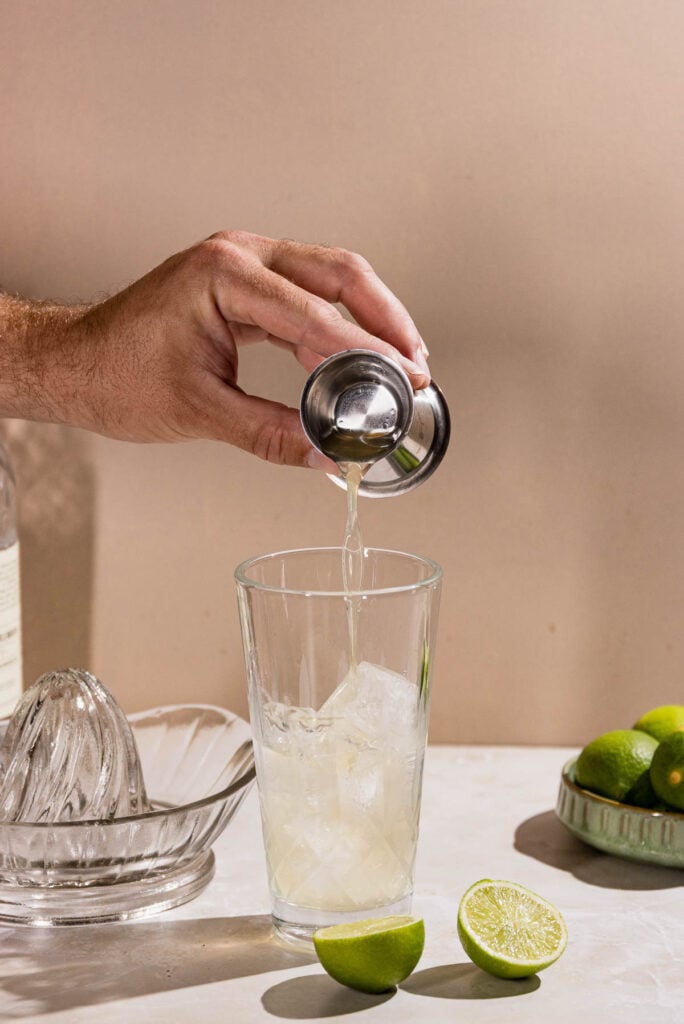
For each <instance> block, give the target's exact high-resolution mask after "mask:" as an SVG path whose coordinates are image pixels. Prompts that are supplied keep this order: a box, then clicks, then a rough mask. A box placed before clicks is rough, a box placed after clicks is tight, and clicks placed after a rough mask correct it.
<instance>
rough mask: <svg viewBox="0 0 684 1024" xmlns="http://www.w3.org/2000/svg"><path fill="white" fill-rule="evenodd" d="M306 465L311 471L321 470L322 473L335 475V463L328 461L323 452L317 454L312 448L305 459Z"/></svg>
mask: <svg viewBox="0 0 684 1024" xmlns="http://www.w3.org/2000/svg"><path fill="white" fill-rule="evenodd" d="M306 464H307V466H309V467H310V468H311V469H318V470H322V471H323V472H324V473H334V474H335V475H337V463H335V462H333V460H332V459H329V458H328V457H327V455H324V454H323V452H319V451H318V450H317V449H316V448H312V449H311V451H310V452H309V454H308V455H307V457H306Z"/></svg>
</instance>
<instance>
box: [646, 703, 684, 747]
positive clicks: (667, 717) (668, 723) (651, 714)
mask: <svg viewBox="0 0 684 1024" xmlns="http://www.w3.org/2000/svg"><path fill="white" fill-rule="evenodd" d="M634 728H635V729H641V731H642V732H647V733H648V734H649V736H655V738H656V739H657V740H658V743H660V741H661V740H664V739H665V737H666V736H669V735H670V733H671V732H674V731H675V730H676V729H684V704H661V705H660V707H657V708H651V710H650V711H647V712H646V714H645V715H642V716H641V718H640V719H639V721H638V722H637V723H636V724H635V726H634Z"/></svg>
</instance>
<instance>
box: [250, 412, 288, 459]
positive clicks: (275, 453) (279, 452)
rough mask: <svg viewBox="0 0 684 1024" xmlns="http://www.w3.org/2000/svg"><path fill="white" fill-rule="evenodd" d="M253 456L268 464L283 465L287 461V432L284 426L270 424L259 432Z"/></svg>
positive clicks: (256, 436)
mask: <svg viewBox="0 0 684 1024" xmlns="http://www.w3.org/2000/svg"><path fill="white" fill-rule="evenodd" d="M253 454H254V455H256V456H258V458H260V459H264V460H265V461H266V462H271V463H275V464H276V465H283V464H284V463H285V462H286V461H287V432H286V430H285V428H284V426H283V425H282V424H279V423H273V422H269V423H265V424H264V426H263V427H261V428H260V429H259V430H257V432H256V433H255V435H254V448H253Z"/></svg>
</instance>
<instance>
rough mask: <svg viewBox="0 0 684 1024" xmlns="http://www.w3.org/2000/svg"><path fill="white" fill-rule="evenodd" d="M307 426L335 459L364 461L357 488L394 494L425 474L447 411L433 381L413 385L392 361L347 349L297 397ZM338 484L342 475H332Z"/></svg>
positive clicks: (433, 462)
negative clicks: (414, 389)
mask: <svg viewBox="0 0 684 1024" xmlns="http://www.w3.org/2000/svg"><path fill="white" fill-rule="evenodd" d="M301 417H302V424H303V426H304V430H305V431H306V433H307V436H308V437H309V440H310V441H311V443H312V444H313V445H314V447H316V448H317V449H318V450H319V451H321V452H323V453H324V454H325V455H327V456H328V457H329V458H331V459H334V460H335V461H336V462H365V463H369V464H370V466H369V469H368V470H367V472H366V474H365V476H364V478H363V480H362V482H361V486H360V487H359V493H360V494H363V495H365V496H366V497H373V498H382V497H392V496H394V495H396V494H403V493H405V492H406V491H410V490H412V489H413V488H414V487H416V486H417V485H418V484H420V483H422V482H423V481H424V480H426V479H427V478H428V477H429V476H430V475H431V474H432V473H433V472H434V471H435V469H436V468H437V466H438V465H439V463H440V462H441V461H442V459H443V457H444V454H445V452H446V449H447V446H448V444H449V437H450V433H451V424H450V417H449V410H448V407H447V404H446V401H445V400H444V396H443V395H442V392H441V391H440V390H439V388H438V387H437V385H436V384H430V385H428V387H427V388H423V389H421V390H420V391H417V392H415V394H414V393H413V392H412V391H411V387H410V383H409V380H408V377H407V376H406V374H405V373H404V372H403V370H402V369H401V367H399V366H398V365H397V364H396V363H394V362H393V361H392V360H390V359H387V358H385V357H384V356H380V355H378V354H377V353H375V352H368V351H366V350H364V349H351V350H349V351H347V352H340V353H338V354H337V355H334V356H331V357H330V358H329V359H326V360H325V362H323V363H321V364H320V366H318V367H317V368H316V369H315V370H314V372H313V373H312V374H311V376H310V377H309V379H308V380H307V382H306V384H305V386H304V391H303V393H302V399H301ZM330 479H331V480H333V482H334V483H336V484H337V485H338V486H340V487H344V486H345V482H344V480H343V479H342V478H341V477H337V476H332V475H331V476H330Z"/></svg>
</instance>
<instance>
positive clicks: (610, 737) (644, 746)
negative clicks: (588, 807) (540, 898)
mask: <svg viewBox="0 0 684 1024" xmlns="http://www.w3.org/2000/svg"><path fill="white" fill-rule="evenodd" d="M657 746H658V741H657V740H655V739H654V738H653V737H652V736H649V735H648V733H645V732H641V731H640V730H639V729H614V730H613V732H606V733H604V734H603V736H599V737H597V739H595V740H592V741H591V743H588V744H587V745H586V747H585V748H584V750H583V751H582V753H581V754H580V756H579V757H578V758H577V766H576V768H575V782H576V783H577V785H578V786H582V787H583V788H584V789H590V790H591V791H592V792H594V793H600V794H601V796H607V797H609V798H610V799H611V800H618V801H624V799H625V797H626V796H627V794H628V793H629V792H630V790H631V789H632V788H633V787H634V786H636V785H637V782H638V781H639V778H640V776H641V775H642V774H643V773H644V772H645V771H648V769H649V768H650V766H651V759H652V757H653V754H654V752H655V749H656V747H657Z"/></svg>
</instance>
